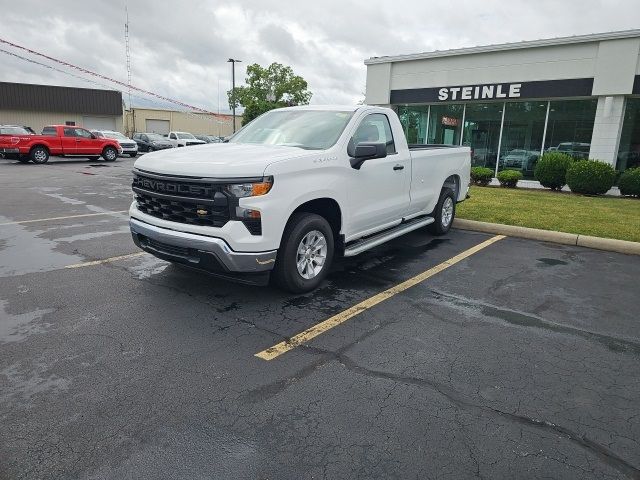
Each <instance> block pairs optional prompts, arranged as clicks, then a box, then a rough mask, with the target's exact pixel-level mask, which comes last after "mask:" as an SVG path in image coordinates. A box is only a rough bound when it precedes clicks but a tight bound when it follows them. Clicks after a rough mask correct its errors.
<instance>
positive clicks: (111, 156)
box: [102, 147, 118, 162]
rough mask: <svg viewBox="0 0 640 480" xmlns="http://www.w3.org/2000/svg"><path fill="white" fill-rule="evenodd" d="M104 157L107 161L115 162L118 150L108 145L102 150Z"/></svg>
mask: <svg viewBox="0 0 640 480" xmlns="http://www.w3.org/2000/svg"><path fill="white" fill-rule="evenodd" d="M102 158H104V159H105V160H106V161H107V162H115V161H116V159H117V158H118V151H117V150H116V149H115V148H113V147H106V148H105V149H104V150H103V151H102Z"/></svg>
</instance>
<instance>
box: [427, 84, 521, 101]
mask: <svg viewBox="0 0 640 480" xmlns="http://www.w3.org/2000/svg"><path fill="white" fill-rule="evenodd" d="M521 88H522V84H521V83H508V84H498V85H469V86H466V87H443V88H441V89H439V90H438V100H440V101H441V102H442V101H446V100H484V99H492V98H520V89H521Z"/></svg>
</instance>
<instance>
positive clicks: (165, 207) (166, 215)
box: [133, 173, 230, 227]
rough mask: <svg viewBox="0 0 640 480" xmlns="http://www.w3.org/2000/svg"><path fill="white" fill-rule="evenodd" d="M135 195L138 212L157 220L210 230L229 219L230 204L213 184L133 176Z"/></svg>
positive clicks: (154, 176)
mask: <svg viewBox="0 0 640 480" xmlns="http://www.w3.org/2000/svg"><path fill="white" fill-rule="evenodd" d="M133 191H134V193H135V198H136V203H137V205H138V210H140V211H141V212H143V213H146V214H147V215H151V216H153V217H156V218H161V219H163V220H168V221H171V222H177V223H186V224H190V225H202V226H208V227H222V226H224V225H225V224H226V223H227V222H228V221H229V219H230V211H229V200H228V198H227V196H226V195H225V194H224V193H222V191H221V188H220V186H219V185H215V184H213V183H207V182H197V181H190V180H184V179H176V178H174V177H163V176H159V175H153V176H148V177H147V176H144V175H140V174H138V173H134V178H133Z"/></svg>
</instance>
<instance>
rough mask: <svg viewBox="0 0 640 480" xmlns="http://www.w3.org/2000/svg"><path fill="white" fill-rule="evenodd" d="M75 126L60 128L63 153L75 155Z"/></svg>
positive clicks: (76, 147)
mask: <svg viewBox="0 0 640 480" xmlns="http://www.w3.org/2000/svg"><path fill="white" fill-rule="evenodd" d="M76 140H77V137H76V128H75V127H64V128H63V129H62V137H60V143H61V145H62V153H64V154H65V155H75V154H76V152H77V151H78V145H77V141H76Z"/></svg>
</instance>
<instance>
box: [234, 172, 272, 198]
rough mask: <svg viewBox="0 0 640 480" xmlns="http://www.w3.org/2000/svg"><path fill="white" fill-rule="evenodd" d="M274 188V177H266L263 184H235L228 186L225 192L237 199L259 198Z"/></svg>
mask: <svg viewBox="0 0 640 480" xmlns="http://www.w3.org/2000/svg"><path fill="white" fill-rule="evenodd" d="M272 186H273V177H265V178H263V179H262V182H255V183H254V182H252V183H234V184H231V185H227V186H226V187H225V190H226V191H227V193H229V194H230V195H232V196H234V197H236V198H244V197H258V196H260V195H266V194H267V193H269V190H271V187H272Z"/></svg>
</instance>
